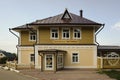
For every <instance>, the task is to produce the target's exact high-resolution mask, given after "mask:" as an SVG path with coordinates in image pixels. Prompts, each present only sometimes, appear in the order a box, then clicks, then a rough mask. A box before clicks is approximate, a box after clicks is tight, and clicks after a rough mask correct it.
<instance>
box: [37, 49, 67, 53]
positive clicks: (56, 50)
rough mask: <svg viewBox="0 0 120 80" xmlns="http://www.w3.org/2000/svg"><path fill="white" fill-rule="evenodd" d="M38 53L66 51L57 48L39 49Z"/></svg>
mask: <svg viewBox="0 0 120 80" xmlns="http://www.w3.org/2000/svg"><path fill="white" fill-rule="evenodd" d="M38 52H39V53H48V54H51V53H54V54H58V53H66V52H67V51H64V50H58V49H45V50H39V51H38Z"/></svg>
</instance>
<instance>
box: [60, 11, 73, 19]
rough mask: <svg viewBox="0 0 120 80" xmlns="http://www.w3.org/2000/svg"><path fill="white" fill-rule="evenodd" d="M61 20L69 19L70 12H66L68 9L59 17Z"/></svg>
mask: <svg viewBox="0 0 120 80" xmlns="http://www.w3.org/2000/svg"><path fill="white" fill-rule="evenodd" d="M61 19H62V20H67V21H68V20H71V19H72V18H71V16H70V13H69V12H68V10H67V9H66V10H65V12H64V13H63V16H62V18H61Z"/></svg>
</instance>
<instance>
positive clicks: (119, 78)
mask: <svg viewBox="0 0 120 80" xmlns="http://www.w3.org/2000/svg"><path fill="white" fill-rule="evenodd" d="M98 73H100V74H106V75H107V76H109V77H110V78H114V79H116V80H120V71H116V70H109V71H104V70H101V71H99V72H98Z"/></svg>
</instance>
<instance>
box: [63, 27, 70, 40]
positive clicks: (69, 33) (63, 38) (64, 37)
mask: <svg viewBox="0 0 120 80" xmlns="http://www.w3.org/2000/svg"><path fill="white" fill-rule="evenodd" d="M64 29H68V30H69V38H66V37H63V30H64ZM70 36H71V35H70V28H62V39H70Z"/></svg>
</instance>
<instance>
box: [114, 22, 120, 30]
mask: <svg viewBox="0 0 120 80" xmlns="http://www.w3.org/2000/svg"><path fill="white" fill-rule="evenodd" d="M112 28H113V29H116V30H120V22H117V23H115V24H114V25H113V26H112Z"/></svg>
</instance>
